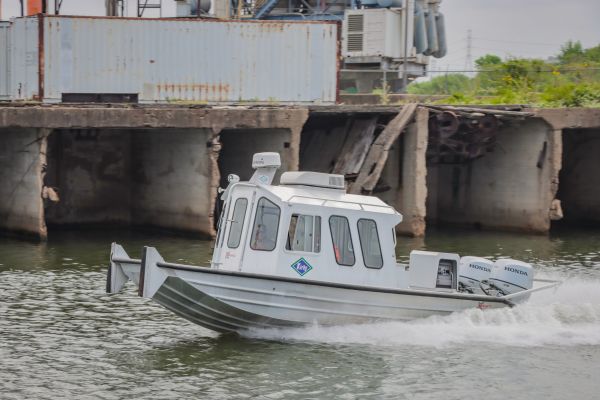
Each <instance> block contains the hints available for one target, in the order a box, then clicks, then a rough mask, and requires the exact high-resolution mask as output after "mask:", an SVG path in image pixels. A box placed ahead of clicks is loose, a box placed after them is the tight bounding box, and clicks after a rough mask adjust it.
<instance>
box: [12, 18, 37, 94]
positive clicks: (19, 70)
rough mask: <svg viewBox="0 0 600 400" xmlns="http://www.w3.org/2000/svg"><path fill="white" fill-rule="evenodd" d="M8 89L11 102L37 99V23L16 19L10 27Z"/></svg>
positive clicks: (30, 20) (35, 19) (25, 19)
mask: <svg viewBox="0 0 600 400" xmlns="http://www.w3.org/2000/svg"><path fill="white" fill-rule="evenodd" d="M9 36H10V46H9V51H10V64H9V87H10V93H11V100H36V99H39V95H38V93H39V80H38V77H39V73H40V69H39V47H40V46H39V42H40V41H39V22H38V19H37V18H18V19H16V20H14V22H12V24H11V27H10V35H9Z"/></svg>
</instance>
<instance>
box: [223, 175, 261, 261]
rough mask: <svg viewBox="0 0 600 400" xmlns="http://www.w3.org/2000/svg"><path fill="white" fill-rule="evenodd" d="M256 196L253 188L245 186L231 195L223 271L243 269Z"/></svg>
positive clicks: (226, 225)
mask: <svg viewBox="0 0 600 400" xmlns="http://www.w3.org/2000/svg"><path fill="white" fill-rule="evenodd" d="M254 195H255V193H254V190H253V188H248V187H243V186H242V187H237V188H236V189H235V191H234V192H233V193H232V194H231V196H232V198H231V203H230V206H229V210H228V213H227V214H228V215H227V219H226V220H225V236H224V240H223V248H222V251H221V267H222V268H223V269H227V270H232V271H239V270H241V268H242V261H243V258H244V249H245V248H246V243H247V241H248V229H249V227H248V225H250V214H251V213H250V211H251V210H252V205H253V204H254Z"/></svg>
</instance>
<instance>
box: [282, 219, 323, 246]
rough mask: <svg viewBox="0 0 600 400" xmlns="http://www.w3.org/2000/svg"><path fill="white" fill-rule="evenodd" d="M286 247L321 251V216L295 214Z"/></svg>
mask: <svg viewBox="0 0 600 400" xmlns="http://www.w3.org/2000/svg"><path fill="white" fill-rule="evenodd" d="M285 248H286V250H292V251H307V252H311V253H318V252H320V251H321V217H314V216H312V215H301V214H293V215H292V218H291V219H290V227H289V229H288V236H287V241H286V243H285Z"/></svg>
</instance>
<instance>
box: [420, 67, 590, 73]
mask: <svg viewBox="0 0 600 400" xmlns="http://www.w3.org/2000/svg"><path fill="white" fill-rule="evenodd" d="M520 71H522V72H544V73H556V72H559V73H562V72H574V71H600V67H579V68H577V67H573V68H556V69H548V70H544V69H541V70H540V69H524V70H520ZM426 72H428V73H447V72H455V73H458V72H464V73H467V72H505V71H502V70H497V69H462V70H461V69H454V70H441V69H440V70H430V69H429V70H427V71H426Z"/></svg>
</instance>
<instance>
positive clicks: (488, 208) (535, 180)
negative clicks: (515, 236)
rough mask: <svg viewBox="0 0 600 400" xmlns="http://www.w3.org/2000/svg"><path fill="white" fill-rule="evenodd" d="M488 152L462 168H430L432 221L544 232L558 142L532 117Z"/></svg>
mask: <svg viewBox="0 0 600 400" xmlns="http://www.w3.org/2000/svg"><path fill="white" fill-rule="evenodd" d="M497 140H498V143H497V145H496V147H495V149H494V151H493V152H491V153H486V154H485V155H484V156H483V157H481V158H479V159H476V160H474V161H472V162H470V163H466V164H454V165H453V164H446V165H430V166H429V167H428V170H429V172H430V173H429V178H428V183H427V186H428V190H429V196H428V210H430V211H428V214H429V216H430V218H429V219H428V220H429V221H431V222H440V223H453V224H459V225H475V226H478V227H483V228H495V229H509V230H522V231H530V232H546V231H547V230H548V229H549V228H550V209H551V207H552V205H553V200H554V197H555V194H556V176H555V175H556V173H557V171H558V169H559V168H560V159H557V157H556V154H557V153H558V154H560V146H561V140H560V135H559V134H557V133H556V131H554V130H553V129H552V128H551V127H550V126H549V125H548V124H547V123H545V122H544V121H542V120H541V119H534V118H530V119H527V120H525V121H514V122H512V123H509V124H508V125H507V126H505V127H504V128H502V129H501V131H500V132H499V133H498V136H497Z"/></svg>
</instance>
